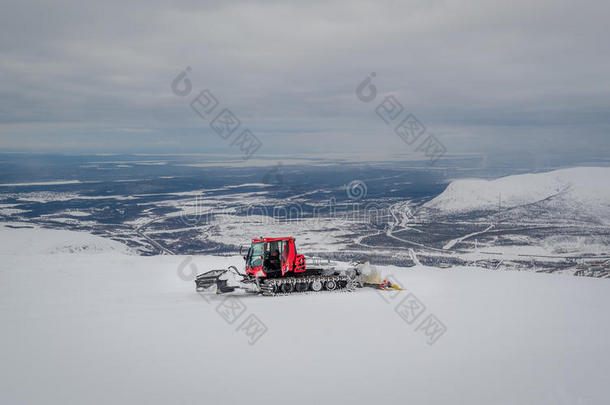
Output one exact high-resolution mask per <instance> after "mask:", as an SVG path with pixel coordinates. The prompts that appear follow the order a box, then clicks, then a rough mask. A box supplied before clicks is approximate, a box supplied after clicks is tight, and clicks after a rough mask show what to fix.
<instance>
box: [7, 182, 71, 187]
mask: <svg viewBox="0 0 610 405" xmlns="http://www.w3.org/2000/svg"><path fill="white" fill-rule="evenodd" d="M79 183H81V181H80V180H60V181H39V182H33V183H2V184H0V187H24V186H58V185H65V184H79Z"/></svg>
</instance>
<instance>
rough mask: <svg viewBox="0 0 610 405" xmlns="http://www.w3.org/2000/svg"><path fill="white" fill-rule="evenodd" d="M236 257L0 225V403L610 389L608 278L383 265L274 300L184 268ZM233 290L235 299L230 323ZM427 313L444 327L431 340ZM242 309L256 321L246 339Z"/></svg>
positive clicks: (555, 396) (603, 392) (557, 394)
mask: <svg viewBox="0 0 610 405" xmlns="http://www.w3.org/2000/svg"><path fill="white" fill-rule="evenodd" d="M66 244H74V245H75V246H84V245H87V246H96V247H97V250H96V251H97V252H98V253H97V254H95V255H91V254H85V251H82V250H79V251H78V252H77V253H70V254H69V253H65V252H64V251H63V250H62V249H60V250H58V249H57V247H58V246H59V247H61V246H65V245H66ZM51 252H53V254H51ZM242 263H243V262H242V259H241V258H239V257H214V256H195V257H184V256H153V257H142V256H136V255H131V254H129V251H128V249H119V248H118V247H117V244H116V243H115V242H112V241H107V240H105V239H101V238H99V237H96V236H91V235H87V234H84V233H75V232H68V231H56V230H44V229H10V228H6V227H0V323H1V324H2V325H3V332H2V334H0V358H1V359H2V362H0V393H1V394H0V395H1V399H2V403H6V404H25V403H27V404H34V403H44V404H64V403H87V404H106V403H113V404H133V403H147V404H168V403H205V404H207V403H209V404H235V403H242V402H244V401H247V402H252V403H285V402H287V401H288V402H290V403H295V404H308V405H309V404H312V403H320V402H322V403H350V404H367V405H370V404H373V403H383V402H386V401H389V402H391V403H394V402H396V403H414V404H422V403H425V404H462V403H464V404H489V403H493V404H526V403H527V404H529V403H531V404H553V405H555V404H579V403H583V404H605V403H607V398H608V395H609V394H610V389H609V388H608V386H607V384H606V380H607V376H608V375H610V352H609V351H608V350H607V342H608V340H609V338H610V326H609V324H610V323H609V322H608V321H609V320H610V319H609V316H608V308H609V307H610V281H609V280H605V279H593V278H584V277H583V278H579V277H568V276H558V275H548V274H536V273H529V272H492V271H485V270H480V269H476V268H465V267H463V268H456V269H451V270H440V269H432V268H427V267H423V266H417V267H415V268H398V267H392V266H389V267H383V268H380V270H381V271H382V272H383V273H384V274H385V276H386V277H389V275H393V278H394V279H395V280H397V281H398V282H399V283H400V284H401V285H402V286H403V287H405V288H406V289H407V290H406V291H402V292H378V291H375V290H371V289H362V290H358V291H357V292H354V293H320V294H306V295H293V296H287V297H274V298H269V297H260V296H253V295H238V296H229V298H227V296H217V295H215V294H203V295H200V294H197V293H195V291H194V283H192V282H191V281H189V280H188V279H189V277H188V276H189V273H191V272H203V271H204V270H208V269H213V268H226V267H227V266H228V265H231V264H233V265H237V266H241V265H242ZM409 294H414V296H416V297H417V298H418V299H419V301H420V302H421V303H423V305H425V310H424V312H423V314H422V315H421V316H420V318H418V319H416V320H415V321H414V322H413V323H412V324H407V322H405V321H404V320H403V319H402V318H401V317H399V315H398V314H397V312H395V308H396V305H397V303H399V302H400V301H401V300H403V299H412V297H413V295H409ZM226 300H229V301H226ZM228 303H238V304H239V305H241V306H242V307H243V308H245V310H244V312H243V314H241V315H240V317H239V318H237V320H235V321H234V323H232V324H229V323H228V322H227V321H226V320H225V319H224V318H223V317H222V316H221V314H220V313H224V312H223V311H222V309H223V308H226V305H227V304H228ZM430 314H434V315H435V316H436V317H437V318H438V319H439V320H440V321H441V322H442V323H443V324H444V325H445V326H446V329H447V330H446V332H445V333H444V334H442V335H441V336H440V337H438V340H436V342H435V343H434V344H431V345H430V344H428V337H427V336H426V334H425V333H423V332H422V330H416V329H417V327H418V325H419V324H420V320H422V319H424V318H425V317H427V316H428V315H430ZM250 315H255V316H256V317H258V319H260V321H262V322H263V323H264V325H265V326H266V328H267V331H266V333H264V334H263V335H262V336H260V338H259V339H258V340H257V341H256V342H255V343H254V344H250V340H249V337H248V336H247V335H246V334H245V333H244V332H243V331H240V330H239V328H240V325H241V324H242V322H243V321H244V320H245V319H246V318H247V317H249V316H250Z"/></svg>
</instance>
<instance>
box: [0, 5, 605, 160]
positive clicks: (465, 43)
mask: <svg viewBox="0 0 610 405" xmlns="http://www.w3.org/2000/svg"><path fill="white" fill-rule="evenodd" d="M609 11H610V5H609V4H608V3H607V2H604V1H601V0H600V1H584V2H578V3H575V2H570V1H539V0H538V1H536V0H534V1H513V2H509V3H507V2H489V1H419V0H418V1H381V2H379V1H371V2H365V1H331V2H321V1H320V2H317V1H313V2H306V3H301V2H294V3H292V2H280V1H263V2H245V1H244V2H220V1H218V2H200V1H189V2H178V4H176V3H175V2H173V3H166V2H157V1H146V2H144V1H136V2H119V1H105V2H97V3H85V2H81V1H57V2H53V3H48V2H42V1H41V2H28V1H18V2H9V3H8V4H6V5H5V6H3V13H2V15H1V16H0V56H1V57H0V83H1V84H0V148H11V149H25V150H27V149H33V148H34V149H42V150H52V149H54V148H55V149H65V148H69V149H74V150H91V149H95V150H94V151H106V150H117V149H119V150H135V151H138V150H139V151H154V150H156V149H162V150H163V151H167V149H168V148H169V149H171V150H175V151H176V152H179V151H183V150H185V149H186V150H191V151H192V150H193V149H195V150H199V151H209V150H229V149H227V145H226V144H225V143H223V142H221V140H220V139H219V138H217V137H216V136H215V135H214V134H213V133H212V131H210V129H209V127H208V123H207V122H204V121H202V120H201V119H200V118H199V117H198V116H197V115H195V114H194V113H193V111H192V110H191V109H190V108H189V106H188V101H186V100H184V99H181V98H179V97H176V96H175V95H174V94H173V93H172V92H171V89H170V83H171V81H172V80H173V78H174V77H175V76H176V75H177V74H178V73H179V72H181V71H182V70H183V69H184V68H185V67H186V66H191V67H192V72H191V74H190V78H191V80H192V83H193V85H194V88H195V90H202V89H204V88H208V89H210V90H211V91H213V93H214V94H215V95H217V97H218V98H219V101H220V102H221V103H222V105H223V106H226V107H229V108H231V110H232V111H233V112H234V113H235V114H236V115H237V116H238V117H239V118H240V120H241V121H242V123H243V125H244V126H247V127H249V128H250V129H251V130H252V131H254V133H255V134H256V135H257V136H259V138H261V139H262V140H263V142H264V144H265V146H266V147H272V146H276V147H277V148H278V151H279V152H287V151H294V150H303V151H307V152H311V153H318V152H320V151H323V150H324V149H327V148H329V147H332V148H340V149H341V150H357V151H362V150H367V149H370V150H375V151H376V152H378V151H379V149H381V148H383V149H385V150H387V151H391V152H395V151H396V150H402V149H405V151H409V149H408V147H407V146H406V145H404V144H403V143H402V142H401V140H400V139H399V138H398V137H397V136H396V135H394V134H393V132H392V128H391V127H388V126H386V125H385V124H384V123H383V122H382V121H381V120H380V119H379V118H378V117H377V116H376V115H375V113H374V112H373V109H374V105H368V104H364V103H362V102H360V101H359V100H358V99H357V98H356V97H355V95H354V89H355V88H356V86H357V85H358V84H359V83H360V82H361V81H362V80H363V79H364V77H365V76H366V75H367V74H369V73H370V72H373V71H374V72H376V73H377V77H376V79H375V85H376V86H377V88H378V89H379V91H380V95H381V96H384V95H388V94H393V95H395V96H396V97H397V99H399V100H400V102H401V103H402V104H403V105H404V106H405V108H406V109H407V110H408V111H410V112H413V113H414V114H416V115H417V116H418V118H419V119H420V120H421V121H422V122H424V123H425V125H426V127H427V128H428V130H430V131H431V132H433V133H434V134H435V135H437V136H438V137H439V139H441V140H442V141H443V142H444V143H445V144H446V145H447V147H448V149H449V150H450V152H451V151H454V152H472V153H485V152H488V151H495V152H497V151H498V150H501V149H503V148H507V149H511V150H517V151H518V150H519V149H520V148H521V149H523V150H527V151H528V152H529V153H531V152H532V150H548V149H549V148H550V149H557V150H561V151H567V150H570V149H571V148H572V149H575V148H576V149H578V150H579V151H580V152H582V153H584V154H586V153H599V152H601V151H604V150H605V151H608V149H609V144H608V141H607V135H608V130H609V129H610V114H608V108H609V107H610V99H609V94H610V77H609V74H608V72H609V71H610V69H609V68H610V52H609V51H610V49H609V48H610V46H609V45H608V42H607V41H606V40H605V39H606V38H607V37H608V34H609V32H608V31H609V30H608V28H607V23H606V17H607V15H609ZM321 134H322V135H321ZM320 139H323V140H324V141H323V142H321V141H320ZM583 140H584V143H583ZM267 153H268V151H267Z"/></svg>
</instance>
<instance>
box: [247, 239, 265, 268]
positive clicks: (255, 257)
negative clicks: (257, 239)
mask: <svg viewBox="0 0 610 405" xmlns="http://www.w3.org/2000/svg"><path fill="white" fill-rule="evenodd" d="M263 245H264V244H263V243H253V244H252V246H250V252H249V255H248V263H247V266H248V267H259V266H261V265H262V264H263V260H262V256H263V247H264V246H263Z"/></svg>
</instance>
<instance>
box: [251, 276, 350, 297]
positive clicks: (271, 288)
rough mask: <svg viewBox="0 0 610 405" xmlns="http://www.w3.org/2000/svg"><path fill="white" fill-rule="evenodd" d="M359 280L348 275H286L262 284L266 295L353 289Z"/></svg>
mask: <svg viewBox="0 0 610 405" xmlns="http://www.w3.org/2000/svg"><path fill="white" fill-rule="evenodd" d="M358 284H359V280H357V279H354V278H349V277H348V276H336V275H335V276H307V277H284V278H277V279H268V280H265V281H264V282H263V283H262V284H261V285H260V290H261V293H262V294H263V295H264V296H274V295H288V294H292V293H304V292H310V291H312V292H319V291H323V290H326V291H342V290H345V291H353V290H354V289H356V287H358Z"/></svg>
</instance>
